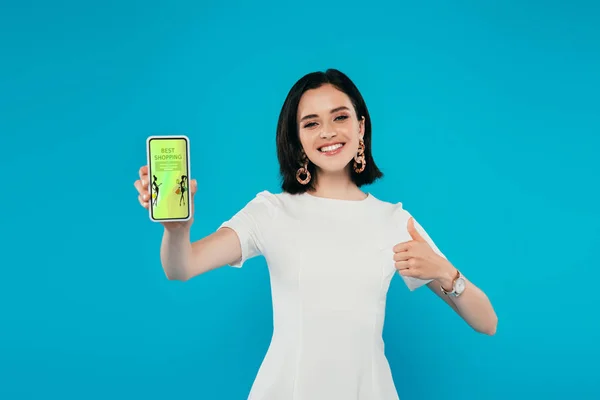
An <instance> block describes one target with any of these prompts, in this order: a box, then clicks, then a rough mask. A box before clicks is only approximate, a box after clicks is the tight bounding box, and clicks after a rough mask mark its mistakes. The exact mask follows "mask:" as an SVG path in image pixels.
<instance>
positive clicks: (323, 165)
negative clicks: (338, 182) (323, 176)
mask: <svg viewBox="0 0 600 400" xmlns="http://www.w3.org/2000/svg"><path fill="white" fill-rule="evenodd" d="M351 161H352V160H349V161H348V160H343V161H341V160H340V161H334V160H331V161H330V162H319V163H314V164H315V165H316V166H317V168H318V169H319V170H321V171H323V172H326V173H328V174H339V173H341V172H344V171H346V170H347V169H348V164H349V163H350V162H351Z"/></svg>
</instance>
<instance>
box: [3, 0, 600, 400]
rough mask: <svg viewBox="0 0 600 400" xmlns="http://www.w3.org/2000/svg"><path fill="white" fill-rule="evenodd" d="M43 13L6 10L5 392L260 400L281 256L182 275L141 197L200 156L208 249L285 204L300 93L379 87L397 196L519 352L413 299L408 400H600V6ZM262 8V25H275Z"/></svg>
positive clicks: (387, 164) (407, 322)
mask: <svg viewBox="0 0 600 400" xmlns="http://www.w3.org/2000/svg"><path fill="white" fill-rule="evenodd" d="M484 3H485V2H476V1H456V2H434V1H425V2H419V4H418V5H415V4H409V3H406V2H403V3H397V2H378V1H369V2H352V1H347V2H330V3H323V4H318V3H317V2H311V1H305V2H294V3H290V4H282V3H281V2H273V3H271V2H248V4H236V3H232V2H226V3H220V2H216V1H203V2H201V3H200V2H192V1H187V2H182V1H180V2H170V4H169V5H167V3H166V2H149V1H146V2H141V1H138V2H133V1H127V2H122V1H119V2H117V1H104V2H95V3H91V2H74V1H69V2H65V1H59V2H41V1H35V0H34V1H26V2H23V1H22V2H17V1H8V2H7V1H4V2H2V6H1V7H2V8H1V12H0V44H1V57H2V59H1V62H0V134H1V138H2V139H1V143H2V157H1V158H0V163H1V164H2V171H4V172H3V174H2V179H1V181H2V196H1V200H0V215H1V218H0V221H1V225H2V232H3V238H2V239H1V242H0V246H1V251H2V261H1V263H0V269H1V271H0V272H1V274H0V398H1V399H7V400H8V399H42V398H43V399H50V398H61V399H106V398H114V399H133V398H144V399H165V398H169V399H183V398H195V399H223V400H228V399H245V398H246V396H247V393H248V391H249V389H250V386H251V384H252V381H253V379H254V376H255V374H256V372H257V369H258V367H259V365H260V362H261V361H262V357H263V356H264V353H265V351H266V349H267V346H268V344H269V340H270V334H271V329H272V322H271V317H272V314H271V308H270V306H271V304H270V292H269V282H268V274H267V270H266V265H265V263H264V259H263V258H255V259H253V260H251V261H250V262H248V264H247V265H246V266H245V268H243V269H242V270H238V269H233V268H220V269H218V270H215V271H213V272H210V273H208V274H206V275H203V276H201V277H197V278H195V279H192V280H191V281H188V282H185V283H183V282H172V281H168V280H167V279H166V278H165V275H164V273H163V271H162V269H161V265H160V260H159V246H160V241H161V235H162V229H161V226H160V225H158V224H153V223H151V222H150V221H149V219H148V216H147V213H146V211H145V210H143V209H142V208H141V207H140V205H139V204H138V202H137V193H136V191H135V189H134V187H133V182H134V181H135V179H137V177H138V176H137V173H138V169H139V167H140V166H141V165H143V164H144V163H145V148H144V146H145V139H146V137H147V136H148V135H151V134H170V133H186V134H188V135H189V136H190V138H191V141H192V142H191V149H192V156H191V163H192V174H193V176H192V178H196V179H197V180H198V182H199V186H200V187H199V194H198V195H197V198H196V202H195V204H196V209H197V212H196V222H195V223H194V226H193V228H192V235H193V238H194V239H200V238H202V237H203V236H205V235H208V234H210V233H212V232H213V231H214V230H215V229H216V228H217V227H218V225H219V224H220V223H221V222H222V221H224V220H225V219H228V218H229V217H230V216H231V215H233V214H234V213H235V212H236V211H237V210H238V209H240V208H241V207H243V205H245V204H246V202H247V201H249V200H250V199H251V198H252V197H253V196H254V195H255V194H256V193H257V192H259V191H261V190H265V189H266V190H271V191H275V192H277V191H279V187H278V175H277V159H276V155H275V140H274V138H275V126H276V121H277V116H278V113H279V110H280V107H281V104H282V102H283V100H284V98H285V95H286V94H287V91H288V90H289V88H290V87H291V85H292V84H293V83H294V82H295V81H296V80H297V79H298V78H300V77H301V76H302V75H304V74H305V73H307V72H311V71H314V70H323V69H326V68H328V67H335V68H339V69H341V70H342V71H344V72H346V73H347V74H348V75H349V76H350V77H351V78H352V79H353V80H354V81H355V82H356V84H357V85H358V86H359V88H360V90H361V91H362V93H363V95H364V96H365V98H366V100H367V104H368V106H369V109H370V111H371V113H372V118H373V129H374V133H373V151H374V155H375V158H376V161H377V162H378V164H379V165H380V167H381V168H382V170H383V171H384V172H385V174H386V178H385V179H384V180H383V181H381V182H379V183H377V184H375V185H373V186H371V187H368V188H366V190H369V191H371V192H372V193H373V194H374V195H376V196H377V197H379V198H381V199H384V200H387V201H392V202H396V201H402V202H403V203H404V205H405V207H406V208H407V209H408V210H410V211H411V213H413V214H414V215H415V216H416V217H417V218H418V219H419V221H420V222H421V224H422V225H423V226H424V227H425V228H426V229H427V231H428V232H429V234H430V235H431V236H432V238H433V239H434V241H435V242H436V243H437V244H438V246H439V247H440V248H441V249H442V250H443V251H444V252H445V253H446V254H447V255H448V257H449V258H450V259H451V261H453V263H454V264H455V265H456V266H458V267H459V268H461V269H462V270H463V271H464V272H465V273H466V274H467V275H468V276H469V277H470V278H471V279H472V280H473V281H474V282H475V283H476V284H477V285H478V286H480V287H481V288H482V289H483V290H484V291H485V292H486V293H487V294H488V296H489V297H490V299H491V300H492V302H493V304H494V306H495V308H496V311H497V313H498V316H499V321H500V322H499V326H498V332H497V335H496V336H494V337H487V336H484V335H480V334H477V333H475V332H474V331H473V330H471V329H470V328H469V327H468V326H467V325H466V324H465V323H464V322H463V321H462V320H461V319H460V318H459V317H458V316H457V315H455V314H453V313H452V312H451V310H450V308H448V307H447V306H446V305H444V304H443V303H442V301H440V300H438V299H437V298H435V296H434V295H433V294H432V293H430V292H429V291H428V290H427V289H421V290H417V291H416V292H413V293H410V292H409V291H408V290H407V289H406V287H405V286H404V285H403V284H402V283H401V281H400V280H399V279H395V280H394V281H393V283H392V286H391V288H390V293H389V300H388V315H387V320H386V326H385V337H384V338H385V340H386V344H387V347H386V351H387V355H388V357H389V360H390V363H391V367H392V369H393V372H394V378H395V381H396V385H397V387H398V391H399V393H400V397H401V398H402V399H405V400H408V399H439V398H448V397H454V395H457V396H459V397H460V398H462V399H521V398H523V399H531V398H545V399H566V398H569V399H592V398H597V396H598V395H597V393H595V391H596V392H597V386H596V385H597V382H598V379H599V375H600V373H599V372H598V371H599V370H598V363H597V360H598V359H599V358H600V346H599V345H598V338H599V337H600V328H599V326H598V325H599V320H600V313H599V312H598V310H597V307H596V304H597V301H598V300H597V299H598V291H597V290H598V285H599V283H600V273H599V272H598V269H599V264H598V249H599V247H600V240H599V238H600V228H599V224H598V223H599V222H600V212H599V211H598V203H599V201H600V193H599V189H598V181H599V175H600V166H599V161H598V158H597V154H596V153H597V152H598V149H599V148H600V140H599V138H598V137H599V133H600V121H599V119H600V118H599V110H600V104H599V100H598V92H599V89H600V84H599V83H600V82H599V81H600V74H599V73H598V71H600V44H599V43H600V41H599V39H600V25H599V24H598V15H599V11H600V10H599V7H598V6H597V5H593V4H592V3H593V2H591V1H590V2H583V1H574V2H570V3H571V4H569V5H567V4H566V3H567V2H558V1H543V2H542V1H529V2H527V4H523V2H518V1H505V2H501V4H493V5H492V4H490V3H486V4H484ZM263 7H264V8H263Z"/></svg>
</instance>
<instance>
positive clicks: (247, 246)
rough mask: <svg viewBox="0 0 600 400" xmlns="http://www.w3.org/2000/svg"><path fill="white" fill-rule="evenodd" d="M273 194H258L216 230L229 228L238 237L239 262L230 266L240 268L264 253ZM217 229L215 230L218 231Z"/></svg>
mask: <svg viewBox="0 0 600 400" xmlns="http://www.w3.org/2000/svg"><path fill="white" fill-rule="evenodd" d="M272 197H273V194H271V193H270V192H268V191H263V192H260V193H258V194H257V195H256V197H254V198H253V199H252V200H251V201H250V202H249V203H247V204H246V205H245V206H244V207H243V208H242V209H241V210H239V211H238V212H237V213H236V214H235V215H233V216H232V217H231V218H230V219H229V220H227V221H225V222H223V223H222V224H221V225H220V226H219V228H218V229H221V228H230V229H232V230H233V231H234V232H235V233H236V234H237V236H238V239H239V241H240V245H241V248H242V256H241V258H240V259H239V260H237V261H235V262H234V263H232V264H230V266H232V267H236V268H241V267H242V266H243V265H244V263H245V262H246V261H247V260H249V259H251V258H253V257H257V256H259V255H262V254H263V253H264V243H265V240H264V238H265V233H266V230H267V229H268V227H269V226H270V222H271V221H272V219H273V213H274V207H275V206H274V203H273V200H272ZM218 229H217V230H218Z"/></svg>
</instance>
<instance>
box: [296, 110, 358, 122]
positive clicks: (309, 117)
mask: <svg viewBox="0 0 600 400" xmlns="http://www.w3.org/2000/svg"><path fill="white" fill-rule="evenodd" d="M342 110H350V109H349V108H348V107H346V106H341V107H336V108H334V109H333V110H331V111H330V114H333V113H336V112H338V111H342ZM317 117H318V115H317V114H309V115H305V116H304V117H302V119H301V120H300V122H302V121H304V120H305V119H311V118H317Z"/></svg>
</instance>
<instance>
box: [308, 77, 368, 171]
mask: <svg viewBox="0 0 600 400" xmlns="http://www.w3.org/2000/svg"><path fill="white" fill-rule="evenodd" d="M297 118H298V133H299V136H300V142H301V143H302V147H303V149H304V152H305V153H306V155H307V156H308V158H309V160H310V161H311V162H312V163H313V164H315V165H316V166H317V168H318V169H320V170H322V171H326V172H331V173H337V172H341V171H343V170H344V169H346V167H347V166H348V163H349V162H351V161H352V160H353V159H354V157H355V156H356V154H357V152H358V145H359V139H362V138H363V136H364V118H362V119H361V120H359V119H358V117H357V115H356V112H355V110H354V106H353V105H352V102H351V101H350V98H349V97H348V96H347V95H346V94H345V93H344V92H342V91H340V90H338V89H336V88H335V87H334V86H332V85H323V86H321V87H319V88H317V89H312V90H308V91H306V92H305V93H304V94H303V95H302V98H301V99H300V104H299V105H298V116H297Z"/></svg>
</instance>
